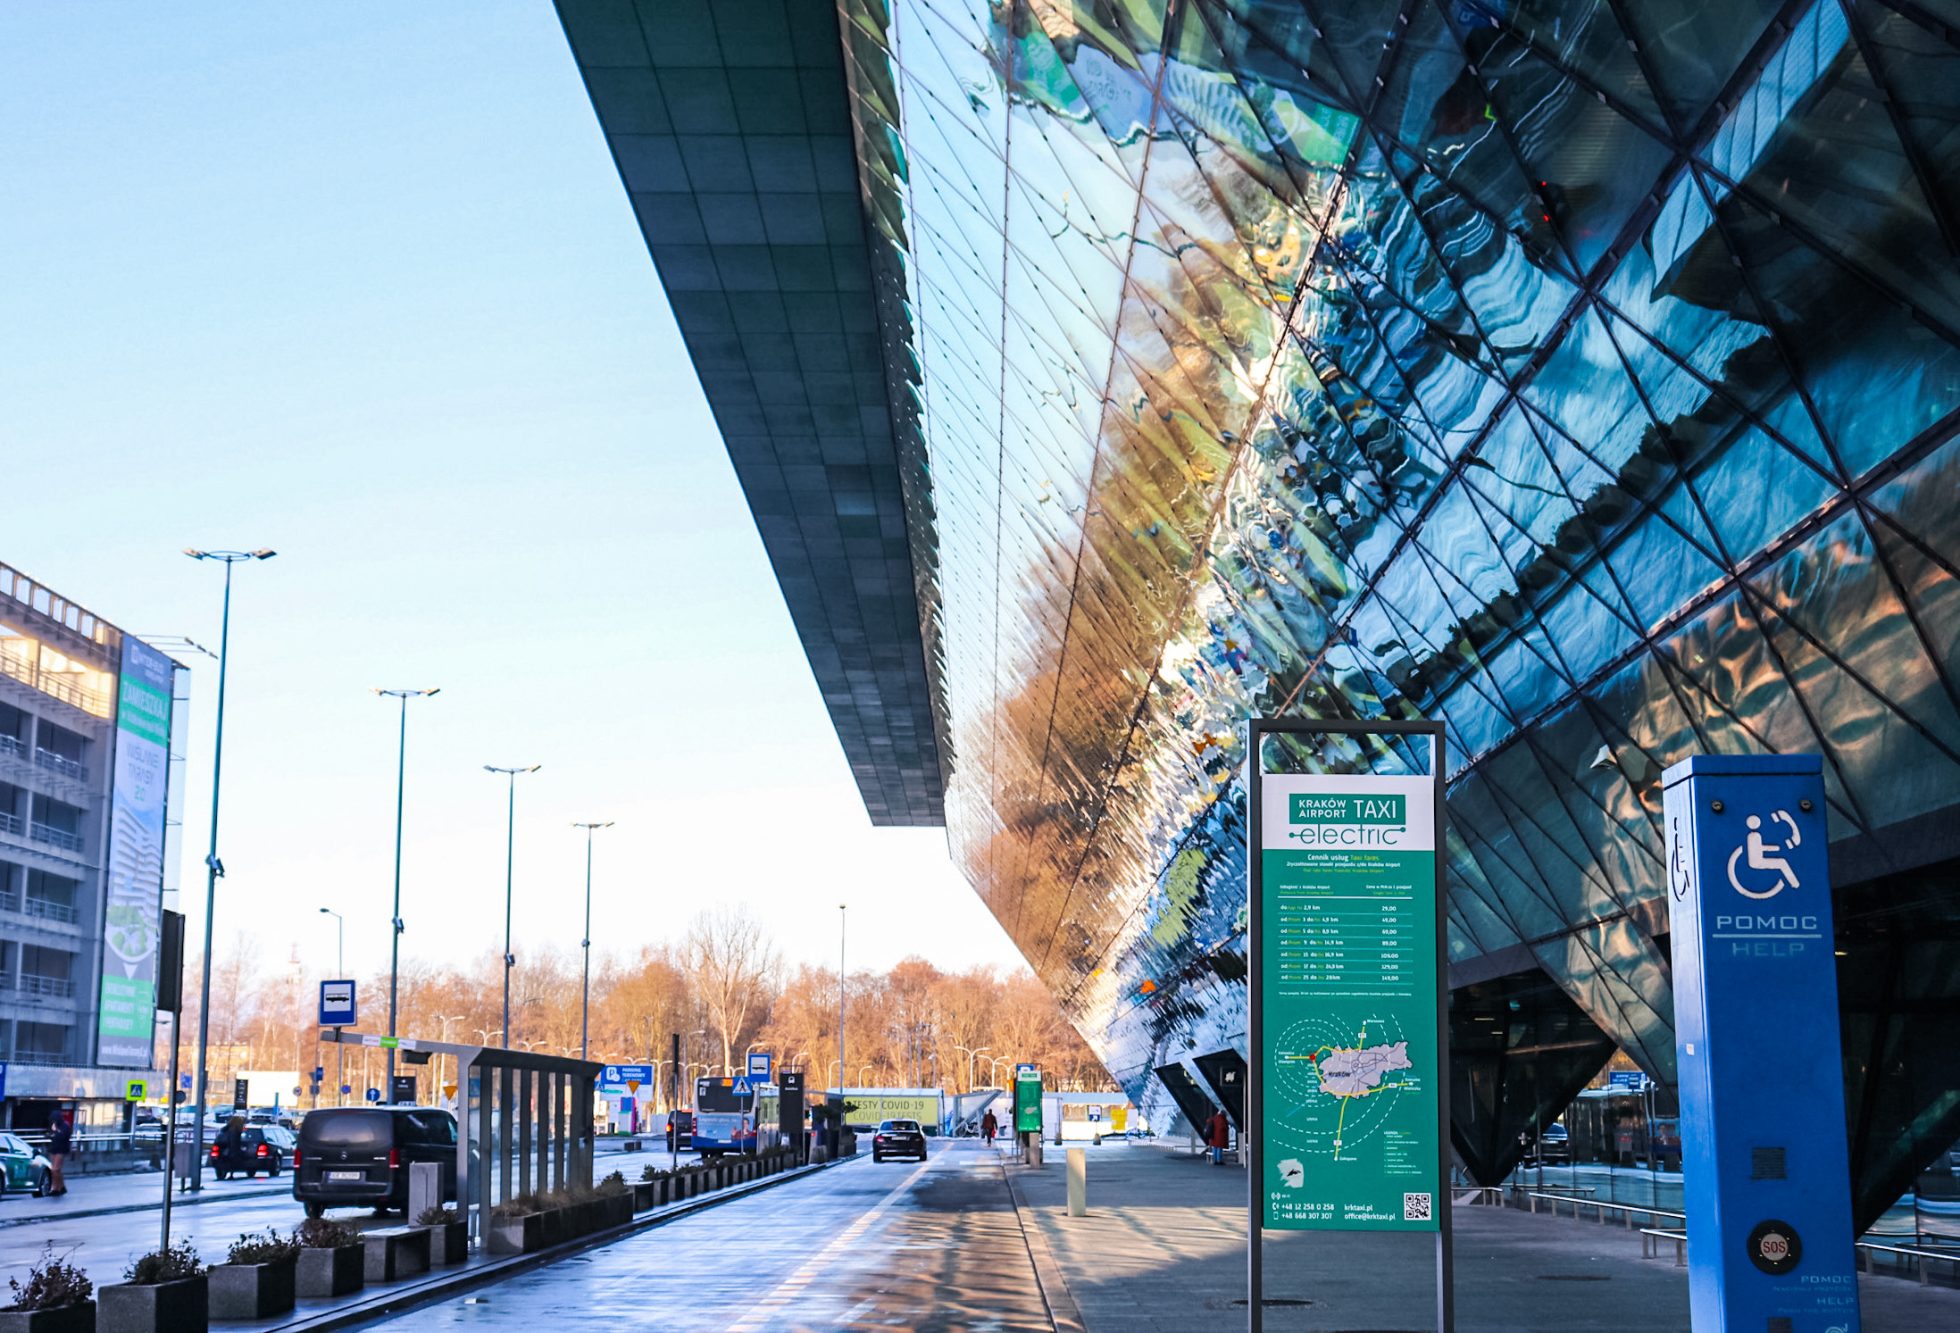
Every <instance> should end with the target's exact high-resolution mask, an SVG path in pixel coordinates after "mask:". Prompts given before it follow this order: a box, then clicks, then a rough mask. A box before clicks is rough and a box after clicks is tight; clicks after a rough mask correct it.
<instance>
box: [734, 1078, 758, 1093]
mask: <svg viewBox="0 0 1960 1333" xmlns="http://www.w3.org/2000/svg"><path fill="white" fill-rule="evenodd" d="M735 1091H736V1092H737V1093H745V1092H754V1091H755V1087H754V1085H753V1084H751V1083H750V1082H749V1080H748V1076H747V1075H743V1076H742V1077H740V1078H738V1079H736V1080H735Z"/></svg>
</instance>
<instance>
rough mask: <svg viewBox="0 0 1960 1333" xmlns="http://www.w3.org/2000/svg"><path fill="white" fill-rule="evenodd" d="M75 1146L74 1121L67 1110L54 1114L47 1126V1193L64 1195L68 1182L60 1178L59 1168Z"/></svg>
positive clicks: (63, 1109)
mask: <svg viewBox="0 0 1960 1333" xmlns="http://www.w3.org/2000/svg"><path fill="white" fill-rule="evenodd" d="M74 1144H75V1121H74V1118H73V1117H72V1116H70V1115H69V1114H68V1111H67V1108H65V1107H64V1108H62V1109H60V1110H57V1111H56V1112H55V1113H54V1119H53V1120H52V1121H50V1122H49V1124H48V1166H49V1172H48V1193H49V1194H66V1193H67V1192H68V1182H67V1180H65V1179H64V1178H63V1177H62V1174H61V1168H62V1166H63V1165H64V1164H65V1163H66V1162H67V1161H68V1154H69V1151H70V1150H71V1149H72V1148H73V1147H74Z"/></svg>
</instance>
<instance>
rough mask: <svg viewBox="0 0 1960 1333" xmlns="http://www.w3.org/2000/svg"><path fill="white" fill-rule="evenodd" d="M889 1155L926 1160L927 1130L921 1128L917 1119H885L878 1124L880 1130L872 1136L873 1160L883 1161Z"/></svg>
mask: <svg viewBox="0 0 1960 1333" xmlns="http://www.w3.org/2000/svg"><path fill="white" fill-rule="evenodd" d="M887 1157H916V1158H918V1159H919V1160H920V1161H921V1162H923V1161H925V1160H926V1132H925V1131H924V1130H923V1129H920V1128H919V1122H918V1121H916V1120H884V1121H880V1122H879V1124H878V1132H877V1133H876V1134H873V1135H872V1136H871V1160H872V1161H874V1162H882V1161H884V1160H885V1159H886V1158H887Z"/></svg>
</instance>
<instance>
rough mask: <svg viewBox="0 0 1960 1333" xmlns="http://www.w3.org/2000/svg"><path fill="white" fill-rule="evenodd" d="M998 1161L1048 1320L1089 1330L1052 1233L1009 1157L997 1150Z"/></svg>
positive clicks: (1065, 1330) (1078, 1332)
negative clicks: (1057, 1257)
mask: <svg viewBox="0 0 1960 1333" xmlns="http://www.w3.org/2000/svg"><path fill="white" fill-rule="evenodd" d="M995 1164H996V1165H997V1166H999V1167H1000V1176H1001V1179H1002V1180H1004V1181H1005V1182H1007V1196H1008V1198H1010V1199H1012V1200H1013V1201H1014V1220H1015V1221H1016V1222H1018V1223H1020V1226H1021V1240H1022V1242H1023V1243H1024V1244H1026V1245H1027V1247H1028V1261H1029V1262H1030V1263H1032V1264H1033V1265H1034V1281H1035V1285H1036V1286H1037V1287H1039V1288H1040V1289H1041V1303H1042V1304H1043V1305H1045V1306H1047V1307H1048V1322H1049V1323H1050V1324H1052V1325H1054V1327H1055V1333H1087V1328H1086V1327H1085V1326H1084V1324H1083V1322H1082V1311H1081V1310H1080V1309H1078V1308H1077V1306H1076V1304H1075V1296H1074V1293H1072V1292H1070V1291H1069V1289H1068V1281H1067V1280H1066V1279H1065V1278H1063V1276H1062V1266H1061V1265H1060V1264H1058V1263H1056V1262H1055V1252H1054V1251H1053V1250H1051V1249H1049V1248H1048V1237H1047V1235H1046V1234H1045V1233H1043V1231H1042V1229H1041V1223H1040V1221H1039V1220H1038V1219H1037V1218H1036V1217H1035V1216H1034V1207H1033V1205H1031V1204H1029V1202H1028V1201H1027V1198H1026V1197H1025V1196H1024V1195H1023V1194H1022V1193H1021V1187H1020V1186H1019V1185H1016V1184H1015V1183H1014V1173H1013V1172H1011V1171H1009V1170H1008V1169H1007V1160H1006V1159H1005V1158H1004V1157H1001V1156H1000V1155H999V1154H998V1153H996V1154H995Z"/></svg>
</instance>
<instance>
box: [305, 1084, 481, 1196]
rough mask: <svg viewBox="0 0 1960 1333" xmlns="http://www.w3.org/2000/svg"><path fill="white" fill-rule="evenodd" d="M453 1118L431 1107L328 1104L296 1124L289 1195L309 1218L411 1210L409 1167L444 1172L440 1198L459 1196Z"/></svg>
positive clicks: (443, 1111) (441, 1110)
mask: <svg viewBox="0 0 1960 1333" xmlns="http://www.w3.org/2000/svg"><path fill="white" fill-rule="evenodd" d="M456 1139H457V1134H456V1117H455V1116H453V1115H451V1114H450V1113H449V1112H447V1111H445V1110H443V1109H442V1108H441V1107H435V1106H373V1107H366V1106H344V1107H325V1108H322V1109H320V1110H318V1111H314V1112H312V1113H311V1114H309V1115H308V1116H307V1117H306V1119H305V1120H304V1121H302V1122H301V1124H300V1130H299V1143H298V1146H297V1147H296V1148H295V1149H294V1151H293V1197H294V1198H295V1199H297V1200H299V1201H300V1202H301V1203H302V1204H304V1205H305V1206H306V1215H307V1216H308V1217H318V1216H320V1215H321V1214H322V1213H324V1212H326V1210H327V1209H329V1208H341V1207H363V1206H364V1207H369V1208H373V1209H375V1210H376V1211H377V1212H381V1211H385V1210H387V1209H390V1208H395V1209H400V1210H401V1211H403V1212H406V1211H407V1210H408V1169H409V1167H411V1166H413V1165H414V1164H415V1163H417V1162H435V1163H437V1164H438V1165H440V1166H441V1167H442V1197H443V1200H444V1201H445V1202H452V1201H454V1200H455V1198H456Z"/></svg>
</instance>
